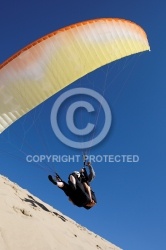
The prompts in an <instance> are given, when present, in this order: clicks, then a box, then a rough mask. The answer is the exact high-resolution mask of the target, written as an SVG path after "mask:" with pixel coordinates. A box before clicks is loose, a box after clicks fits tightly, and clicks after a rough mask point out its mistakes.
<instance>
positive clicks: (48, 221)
mask: <svg viewBox="0 0 166 250" xmlns="http://www.w3.org/2000/svg"><path fill="white" fill-rule="evenodd" d="M56 249H57V250H65V249H68V250H87V249H88V250H97V249H98V250H120V248H119V247H117V246H115V245H114V244H112V243H110V242H109V241H107V240H105V239H103V238H102V237H100V236H99V235H96V234H95V233H93V232H91V231H89V230H88V229H87V228H85V227H83V226H81V225H79V224H78V223H76V222H75V221H74V220H72V219H70V218H69V217H67V216H65V215H63V214H62V213H61V212H59V211H58V210H56V209H55V208H53V207H51V206H50V205H48V204H46V203H45V202H43V201H41V200H40V199H39V198H37V197H35V196H34V195H32V194H31V193H29V192H28V191H27V190H25V189H22V188H21V187H20V186H18V185H17V184H16V183H13V182H11V181H10V180H9V179H8V178H6V177H4V176H2V175H0V250H56Z"/></svg>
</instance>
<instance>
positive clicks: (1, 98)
mask: <svg viewBox="0 0 166 250" xmlns="http://www.w3.org/2000/svg"><path fill="white" fill-rule="evenodd" d="M146 50H150V47H149V43H148V39H147V35H146V33H145V32H144V30H143V29H142V28H141V27H140V26H138V25H137V24H135V23H133V22H131V21H128V20H124V19H118V18H101V19H94V20H89V21H84V22H80V23H76V24H74V25H70V26H68V27H65V28H62V29H60V30H57V31H54V32H52V33H50V34H48V35H46V36H44V37H42V38H40V39H38V40H37V41H35V42H33V43H31V44H30V45H28V46H27V47H25V48H24V49H22V50H20V51H19V52H18V53H16V54H15V55H13V56H12V57H10V58H9V59H8V60H6V61H5V62H4V63H2V64H1V65H0V89H1V91H0V133H2V132H3V131H5V130H6V129H7V128H8V127H9V126H10V125H11V124H13V123H14V122H15V121H17V120H18V119H20V118H21V117H23V116H25V115H26V114H27V113H28V112H29V111H31V110H32V109H34V108H35V107H37V106H38V105H40V104H42V103H43V102H44V101H45V100H48V98H49V97H51V96H53V95H54V94H56V93H57V92H59V91H60V90H62V89H63V88H65V87H66V86H68V85H70V84H71V83H73V82H74V81H76V80H77V79H80V78H81V77H83V76H85V75H87V74H88V73H90V72H92V71H94V70H95V69H98V68H100V67H102V66H103V65H106V64H109V63H111V62H114V61H116V60H118V59H121V58H124V57H126V56H129V55H133V54H136V53H140V52H143V51H146ZM97 119H98V118H97ZM96 122H97V121H96ZM40 137H42V135H40ZM92 137H93V136H92ZM92 139H93V138H92ZM24 143H25V142H24Z"/></svg>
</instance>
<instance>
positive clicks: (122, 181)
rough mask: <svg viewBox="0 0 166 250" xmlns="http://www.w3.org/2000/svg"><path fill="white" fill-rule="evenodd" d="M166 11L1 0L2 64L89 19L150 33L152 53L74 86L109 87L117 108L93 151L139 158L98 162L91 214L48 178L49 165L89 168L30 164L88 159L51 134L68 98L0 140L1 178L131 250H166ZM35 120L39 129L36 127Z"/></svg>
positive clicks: (153, 5)
mask: <svg viewBox="0 0 166 250" xmlns="http://www.w3.org/2000/svg"><path fill="white" fill-rule="evenodd" d="M165 11H166V3H165V2H164V1H161V0H160V1H153V2H151V1H149V0H147V1H146V3H145V1H143V0H140V1H139V2H138V1H136V2H134V1H129V0H127V1H122V0H117V1H110V0H109V1H108V0H106V1H87V0H85V1H75V0H73V1H71V3H69V1H66V0H61V1H51V0H47V1H45V0H43V1H38V0H36V1H32V0H29V1H27V3H25V1H21V0H17V1H8V0H6V1H4V2H2V1H1V3H0V33H1V40H0V46H1V53H0V63H2V62H3V61H4V60H6V59H7V58H8V57H10V56H11V55H12V54H13V53H15V52H17V51H18V50H19V49H21V48H23V47H25V46H26V45H28V44H29V43H31V42H33V41H34V40H36V39H38V38H40V37H42V36H44V35H46V34H48V33H50V32H52V31H54V30H57V29H59V28H61V27H64V26H67V25H70V24H72V23H76V22H80V21H83V20H89V19H93V18H99V17H120V18H125V19H128V20H131V21H134V22H136V23H137V24H139V25H140V26H142V27H143V28H144V30H145V31H146V33H147V35H148V39H149V43H150V47H151V52H145V53H143V54H141V55H134V56H132V57H130V58H127V59H124V60H121V61H118V62H116V63H113V64H112V65H109V66H105V67H103V68H102V69H99V70H97V71H95V72H93V73H91V74H89V75H88V76H85V77H84V78H82V79H80V80H78V81H77V82H75V83H74V84H73V85H72V86H70V87H68V88H67V89H71V88H73V87H80V86H81V87H82V86H85V87H89V88H92V89H95V90H96V91H98V92H100V91H103V90H104V88H103V83H105V82H106V91H105V94H104V97H105V99H106V100H107V101H108V103H109V106H110V107H111V111H112V116H113V119H112V126H111V129H110V133H109V134H108V136H107V137H106V138H105V140H104V141H103V142H101V143H100V144H99V145H97V146H95V147H94V148H91V150H90V153H91V154H94V155H104V154H111V155H117V154H119V155H122V154H125V155H138V156H139V158H140V160H139V162H138V163H126V162H120V163H108V162H107V163H104V162H101V163H99V162H96V163H94V164H93V166H94V168H95V172H96V179H95V180H94V182H93V183H92V187H93V189H94V190H95V192H96V195H97V198H98V204H97V206H96V207H94V208H93V209H91V210H89V211H86V210H83V209H79V208H76V207H74V206H72V205H71V204H70V203H69V202H68V201H67V199H66V197H65V196H64V194H63V193H62V192H61V190H59V189H57V188H56V187H55V186H53V185H52V184H51V183H49V182H48V181H47V175H48V174H49V173H51V171H50V168H51V169H53V168H56V170H57V172H58V173H59V174H60V175H61V176H62V178H64V179H65V180H66V179H67V175H68V173H69V172H71V171H73V170H75V169H79V168H80V167H81V166H82V162H81V161H80V162H79V163H72V162H71V163H56V164H45V163H42V164H30V163H27V162H26V160H25V157H26V155H28V154H32V153H35V154H57V155H62V154H66V155H74V154H77V155H78V154H82V152H81V151H80V150H75V149H72V148H69V147H67V146H66V145H63V144H62V143H61V142H60V141H59V140H58V139H57V138H56V137H55V135H54V134H53V132H52V129H51V126H50V112H51V108H52V106H53V104H54V102H55V100H56V99H57V97H58V96H59V95H60V94H61V93H58V94H56V95H55V96H53V97H52V98H50V99H49V100H48V101H47V102H45V103H44V104H43V105H41V106H39V107H38V108H37V109H35V110H34V111H33V112H31V113H29V114H28V115H27V116H26V117H23V119H21V120H20V121H19V122H17V123H15V124H14V126H11V127H10V128H9V129H8V130H7V131H6V132H4V134H2V135H0V173H1V174H3V175H5V176H7V177H9V178H10V179H11V180H12V181H14V182H16V183H18V184H19V185H21V186H22V187H23V188H26V189H28V190H29V191H30V192H32V193H33V194H34V195H36V196H38V197H39V198H41V199H42V200H43V201H45V202H47V203H49V204H51V205H52V206H54V207H55V208H57V209H58V210H60V211H62V213H64V214H66V215H68V216H69V217H71V218H73V219H74V220H76V221H77V222H78V223H80V224H82V225H83V226H85V227H87V228H89V229H90V230H92V231H94V232H95V233H97V234H100V235H101V236H102V237H104V238H106V239H107V240H109V241H111V242H113V243H115V244H116V245H118V246H120V247H121V248H123V249H127V250H133V249H134V250H138V249H151V250H153V249H164V247H165V244H166V242H165V232H166V215H165V211H166V198H165V190H166V182H165V178H166V169H165V155H166V142H165V139H166V132H165V127H166V111H165V110H166V98H165V95H166V86H165V55H166V49H165V33H164V31H165ZM64 91H65V90H63V91H62V92H64ZM32 120H33V121H34V124H35V125H34V126H32V127H31V121H32ZM99 121H100V122H99V124H100V123H101V121H102V113H101V116H100V117H99ZM83 122H84V121H83ZM80 126H81V124H80ZM82 126H84V125H82ZM64 129H65V128H64ZM4 152H5V153H4ZM24 153H25V154H24Z"/></svg>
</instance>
